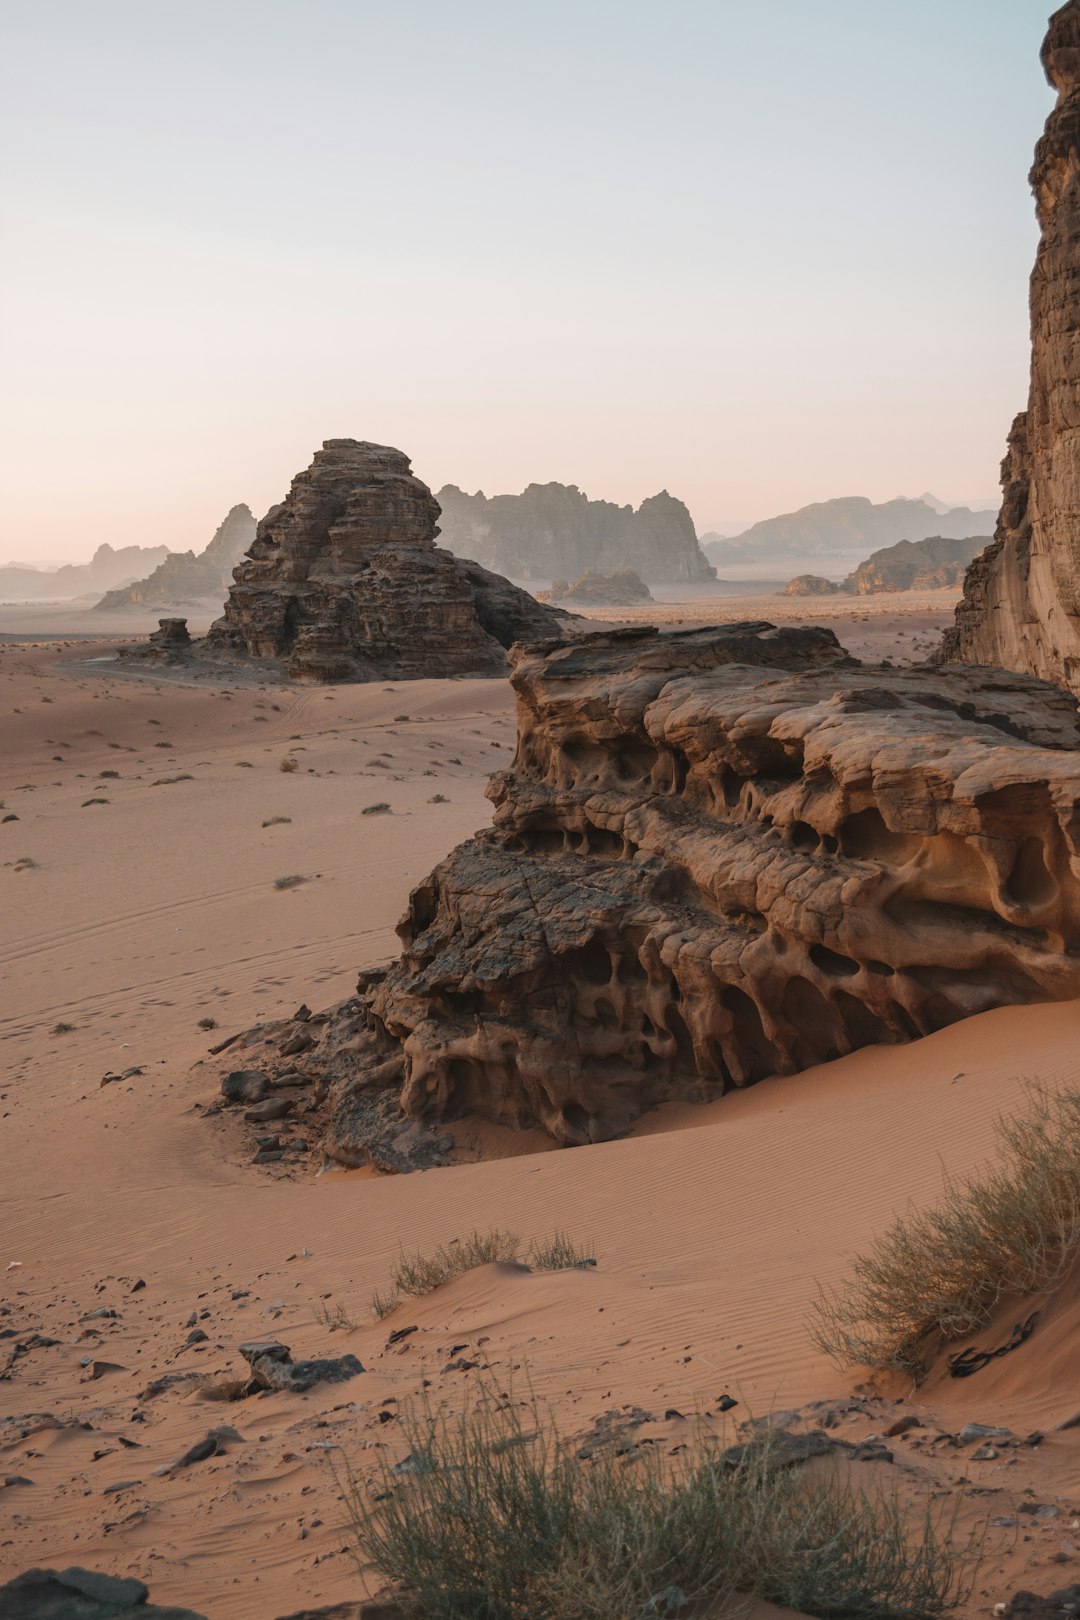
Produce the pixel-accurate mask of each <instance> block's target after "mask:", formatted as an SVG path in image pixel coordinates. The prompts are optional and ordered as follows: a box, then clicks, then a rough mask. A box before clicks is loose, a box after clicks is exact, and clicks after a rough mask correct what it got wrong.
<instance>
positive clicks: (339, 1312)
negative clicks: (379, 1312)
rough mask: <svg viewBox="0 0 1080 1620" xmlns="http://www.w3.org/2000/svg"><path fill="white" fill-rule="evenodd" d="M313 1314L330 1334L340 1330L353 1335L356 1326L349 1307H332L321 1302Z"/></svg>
mask: <svg viewBox="0 0 1080 1620" xmlns="http://www.w3.org/2000/svg"><path fill="white" fill-rule="evenodd" d="M311 1314H312V1316H314V1318H315V1320H316V1322H318V1323H320V1324H321V1325H322V1326H323V1327H324V1328H326V1330H327V1331H328V1332H329V1333H336V1332H337V1331H338V1330H339V1329H340V1330H341V1331H342V1332H346V1333H351V1332H352V1330H353V1328H354V1327H355V1326H356V1323H355V1322H354V1321H353V1318H352V1316H351V1315H350V1314H349V1308H348V1306H347V1305H342V1304H337V1305H331V1304H328V1303H324V1302H323V1301H321V1300H320V1302H319V1304H318V1305H316V1306H314V1307H313V1309H312V1313H311Z"/></svg>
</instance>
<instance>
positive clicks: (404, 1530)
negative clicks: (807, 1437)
mask: <svg viewBox="0 0 1080 1620" xmlns="http://www.w3.org/2000/svg"><path fill="white" fill-rule="evenodd" d="M402 1428H403V1432H404V1436H405V1439H406V1441H407V1443H408V1444H409V1446H410V1447H411V1451H410V1454H409V1464H408V1469H407V1471H404V1472H400V1473H395V1472H394V1469H393V1467H392V1465H391V1464H390V1463H388V1462H384V1463H383V1465H382V1468H381V1471H380V1473H379V1474H378V1475H376V1477H375V1479H374V1480H373V1481H372V1482H371V1483H370V1484H368V1485H366V1486H365V1485H361V1484H359V1483H358V1482H357V1481H356V1480H355V1479H354V1478H353V1477H352V1476H351V1475H347V1476H346V1478H345V1480H344V1482H343V1484H344V1495H345V1500H346V1506H347V1514H348V1519H349V1522H350V1524H351V1528H352V1534H353V1538H354V1544H355V1545H354V1553H355V1556H356V1557H357V1560H358V1561H359V1562H360V1563H362V1564H363V1565H369V1566H370V1565H373V1566H374V1567H375V1568H377V1569H378V1570H379V1571H380V1573H381V1574H382V1575H383V1576H384V1577H386V1578H388V1579H390V1580H393V1581H397V1582H401V1583H402V1584H403V1585H404V1586H406V1587H407V1588H408V1589H409V1590H410V1591H412V1592H413V1593H414V1594H415V1595H416V1597H417V1598H418V1600H419V1607H420V1611H421V1613H423V1614H424V1615H425V1616H427V1617H431V1620H639V1617H645V1616H663V1615H666V1614H675V1613H679V1612H682V1611H684V1610H686V1611H689V1609H690V1606H691V1605H694V1606H695V1610H694V1612H699V1613H700V1612H701V1606H703V1605H705V1604H710V1603H714V1602H716V1601H717V1600H722V1599H726V1598H728V1597H731V1596H733V1595H734V1594H737V1593H742V1594H746V1595H747V1596H754V1597H761V1598H765V1599H768V1600H769V1601H771V1602H774V1603H779V1604H784V1605H789V1606H791V1607H793V1608H797V1609H798V1610H799V1611H800V1612H802V1613H806V1614H813V1615H818V1616H829V1617H832V1620H933V1617H935V1616H940V1615H944V1614H946V1613H947V1612H949V1611H950V1610H952V1609H954V1608H955V1607H956V1606H957V1605H958V1604H959V1603H961V1602H963V1601H964V1600H965V1599H966V1597H967V1596H968V1594H969V1593H970V1592H971V1590H972V1587H973V1584H974V1578H975V1574H976V1570H977V1564H978V1556H979V1552H980V1550H981V1539H982V1538H981V1534H980V1533H979V1532H976V1533H975V1534H974V1535H972V1536H969V1537H968V1538H966V1539H964V1540H959V1539H957V1540H954V1536H953V1531H954V1528H955V1518H954V1517H951V1516H950V1515H949V1513H948V1511H947V1510H945V1509H943V1508H940V1507H938V1508H933V1507H931V1508H928V1509H927V1510H926V1512H925V1513H924V1514H922V1515H920V1516H918V1518H917V1521H913V1520H912V1519H909V1517H908V1515H907V1514H906V1513H905V1511H904V1509H903V1508H902V1506H901V1503H900V1500H899V1497H898V1496H897V1495H896V1494H895V1493H894V1494H889V1493H887V1492H885V1491H880V1492H878V1493H876V1494H870V1493H867V1492H864V1491H860V1490H856V1489H855V1488H853V1486H852V1485H851V1483H850V1480H849V1479H848V1477H847V1475H846V1474H844V1473H843V1472H841V1471H840V1470H837V1471H836V1472H834V1473H831V1474H830V1473H827V1472H826V1473H824V1474H823V1473H820V1472H818V1473H816V1474H815V1475H814V1477H813V1479H812V1481H811V1480H810V1479H809V1478H808V1477H807V1475H806V1474H805V1473H804V1472H803V1471H801V1470H799V1469H790V1468H789V1469H784V1468H781V1467H779V1466H776V1465H775V1464H774V1463H773V1462H772V1460H771V1442H770V1439H769V1437H768V1435H767V1434H766V1435H765V1436H764V1437H763V1439H762V1441H761V1443H760V1445H758V1446H752V1447H748V1448H746V1451H745V1453H744V1456H743V1459H742V1460H741V1461H740V1462H739V1463H738V1464H736V1465H734V1466H730V1465H729V1466H725V1464H724V1462H723V1460H722V1459H721V1458H720V1457H719V1455H718V1454H717V1452H716V1450H715V1449H714V1447H715V1442H714V1441H712V1442H711V1441H710V1439H709V1438H708V1437H704V1436H703V1437H702V1438H701V1439H699V1441H698V1442H697V1443H696V1444H694V1445H693V1446H691V1447H690V1448H688V1450H687V1451H686V1453H684V1454H683V1455H682V1456H681V1457H679V1458H677V1459H676V1460H675V1461H674V1462H672V1461H670V1460H668V1459H665V1458H663V1457H662V1456H658V1455H657V1453H656V1452H655V1451H654V1450H651V1449H649V1448H645V1447H641V1448H640V1449H639V1451H638V1453H637V1454H636V1455H635V1456H634V1457H632V1458H631V1459H630V1460H627V1459H625V1458H622V1457H619V1456H618V1455H616V1450H615V1448H614V1447H613V1446H611V1447H603V1448H600V1449H599V1450H598V1451H596V1452H594V1454H593V1456H592V1458H591V1459H590V1460H589V1461H588V1462H587V1463H586V1462H582V1461H581V1460H580V1459H578V1458H577V1457H576V1456H575V1454H574V1449H573V1447H571V1446H570V1445H568V1444H566V1443H565V1442H564V1441H563V1440H562V1439H561V1438H560V1436H559V1435H558V1433H557V1431H556V1428H555V1426H554V1423H553V1422H552V1420H551V1417H550V1415H549V1414H548V1413H547V1412H546V1411H545V1410H544V1409H543V1408H542V1407H540V1406H539V1405H538V1403H537V1402H536V1401H534V1400H533V1401H527V1402H524V1403H522V1404H521V1405H520V1406H518V1405H515V1404H514V1403H513V1402H512V1401H511V1400H509V1399H503V1398H495V1397H494V1396H493V1394H492V1392H490V1391H488V1390H486V1389H482V1391H481V1394H480V1396H479V1398H478V1399H477V1400H475V1401H474V1402H473V1404H472V1405H471V1406H469V1407H467V1408H466V1410H465V1412H464V1413H463V1414H462V1415H460V1416H459V1417H457V1418H451V1417H448V1416H446V1415H445V1414H442V1413H439V1414H433V1413H432V1412H431V1411H430V1410H429V1409H426V1410H422V1411H420V1412H419V1413H417V1412H413V1411H408V1410H407V1411H405V1412H404V1413H403V1414H402ZM398 1467H399V1468H400V1467H401V1465H400V1464H398ZM710 1612H712V1611H711V1609H710Z"/></svg>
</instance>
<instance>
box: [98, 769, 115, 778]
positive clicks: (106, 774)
mask: <svg viewBox="0 0 1080 1620" xmlns="http://www.w3.org/2000/svg"><path fill="white" fill-rule="evenodd" d="M119 776H120V772H119V771H98V777H99V779H100V778H101V777H109V778H112V779H114V780H116V779H118V778H119Z"/></svg>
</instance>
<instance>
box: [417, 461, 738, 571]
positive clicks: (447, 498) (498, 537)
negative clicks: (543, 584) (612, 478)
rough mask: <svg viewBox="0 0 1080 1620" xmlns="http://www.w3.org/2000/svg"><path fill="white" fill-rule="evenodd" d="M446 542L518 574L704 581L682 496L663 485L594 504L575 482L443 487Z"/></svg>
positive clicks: (704, 566) (701, 557)
mask: <svg viewBox="0 0 1080 1620" xmlns="http://www.w3.org/2000/svg"><path fill="white" fill-rule="evenodd" d="M439 503H440V505H441V507H442V537H443V543H444V545H446V546H448V547H449V549H450V550H451V551H452V552H454V553H455V555H456V556H459V557H473V558H475V559H476V561H477V562H480V563H483V564H484V565H485V566H486V567H488V568H494V569H496V570H497V571H498V572H499V573H501V574H510V575H512V576H513V577H514V578H515V579H540V580H551V579H577V577H578V576H579V575H580V574H583V573H586V572H590V571H591V572H593V573H604V574H614V573H620V572H622V571H623V570H624V569H633V570H634V571H635V572H636V573H638V574H640V575H641V577H642V579H645V580H706V579H712V578H713V577H714V576H715V573H716V570H715V569H714V568H712V567H711V566H710V565H709V563H708V562H707V561H706V559H705V557H704V555H703V553H702V550H701V547H700V546H699V545H698V540H697V535H696V534H695V532H694V524H693V520H692V519H691V517H690V513H689V512H688V511H687V509H686V507H685V506H684V505H683V503H682V501H680V500H676V498H675V497H674V496H673V495H669V494H668V492H667V490H666V489H665V490H661V492H660V494H659V495H652V496H650V497H649V499H648V500H645V501H642V503H641V505H640V506H639V507H638V508H637V510H636V511H635V510H634V508H633V507H632V506H616V505H615V504H614V503H613V502H612V501H593V500H590V499H589V497H588V496H587V495H583V494H582V492H581V490H580V489H578V488H577V486H576V485H574V484H530V485H529V487H528V488H527V489H525V490H523V491H522V493H521V494H520V495H494V496H492V497H490V499H489V497H488V496H486V495H484V494H482V493H478V494H476V495H467V494H465V492H464V491H463V490H460V489H458V487H457V486H456V484H447V485H446V487H445V488H444V489H441V490H440V491H439Z"/></svg>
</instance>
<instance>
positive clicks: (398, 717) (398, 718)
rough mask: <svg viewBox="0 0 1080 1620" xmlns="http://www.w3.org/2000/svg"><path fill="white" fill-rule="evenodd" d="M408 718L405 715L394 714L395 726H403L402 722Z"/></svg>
mask: <svg viewBox="0 0 1080 1620" xmlns="http://www.w3.org/2000/svg"><path fill="white" fill-rule="evenodd" d="M409 718H410V716H409V715H407V714H395V716H394V724H395V725H396V726H400V725H402V724H404V722H405V721H406V720H408V719H409Z"/></svg>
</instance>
